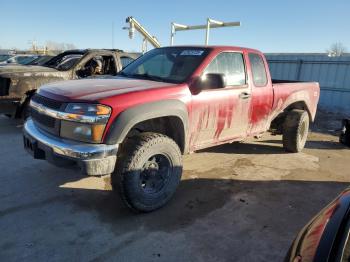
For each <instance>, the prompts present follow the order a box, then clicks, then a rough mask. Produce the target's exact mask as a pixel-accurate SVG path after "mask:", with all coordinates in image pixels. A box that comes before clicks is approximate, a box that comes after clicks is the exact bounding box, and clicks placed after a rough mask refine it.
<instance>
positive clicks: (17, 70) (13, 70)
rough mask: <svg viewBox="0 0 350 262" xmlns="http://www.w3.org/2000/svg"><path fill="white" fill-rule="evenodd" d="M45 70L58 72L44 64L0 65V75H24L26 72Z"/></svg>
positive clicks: (43, 71)
mask: <svg viewBox="0 0 350 262" xmlns="http://www.w3.org/2000/svg"><path fill="white" fill-rule="evenodd" d="M47 72H58V71H57V70H56V69H54V68H50V67H45V66H24V65H8V66H0V75H1V76H3V75H6V76H9V75H11V74H18V75H20V74H22V75H23V76H26V74H28V75H30V74H33V73H47Z"/></svg>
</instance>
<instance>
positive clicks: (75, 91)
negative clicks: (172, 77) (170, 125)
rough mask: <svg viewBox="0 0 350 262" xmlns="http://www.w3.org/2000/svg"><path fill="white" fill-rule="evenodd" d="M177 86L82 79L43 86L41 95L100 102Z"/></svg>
mask: <svg viewBox="0 0 350 262" xmlns="http://www.w3.org/2000/svg"><path fill="white" fill-rule="evenodd" d="M174 85H175V84H169V83H163V82H155V81H149V80H143V79H131V78H122V77H116V78H109V79H82V80H68V81H61V82H55V83H50V84H46V85H44V86H42V87H41V88H40V89H39V91H38V93H39V94H40V95H43V96H46V97H49V98H52V99H56V100H61V101H72V100H75V101H98V100H100V99H104V98H108V97H112V96H116V95H121V94H125V93H130V92H138V91H143V90H149V89H155V88H163V87H171V86H174Z"/></svg>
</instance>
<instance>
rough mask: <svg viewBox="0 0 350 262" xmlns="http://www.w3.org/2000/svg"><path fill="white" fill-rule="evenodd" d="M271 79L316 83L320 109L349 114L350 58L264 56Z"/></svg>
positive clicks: (319, 55)
mask: <svg viewBox="0 0 350 262" xmlns="http://www.w3.org/2000/svg"><path fill="white" fill-rule="evenodd" d="M266 57H267V60H268V62H269V66H270V71H271V75H272V78H274V79H284V80H295V81H317V82H319V83H320V87H321V96H320V103H319V107H320V108H323V109H325V110H328V111H331V112H347V113H349V112H350V55H344V56H341V57H328V56H327V55H326V54H266Z"/></svg>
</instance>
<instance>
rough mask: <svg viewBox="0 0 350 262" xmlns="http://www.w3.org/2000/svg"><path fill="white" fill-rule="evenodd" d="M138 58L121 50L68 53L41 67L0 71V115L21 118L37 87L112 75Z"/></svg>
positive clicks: (25, 112) (73, 51)
mask: <svg viewBox="0 0 350 262" xmlns="http://www.w3.org/2000/svg"><path fill="white" fill-rule="evenodd" d="M138 56H139V54H135V53H125V52H123V51H121V50H107V49H97V50H94V49H86V50H71V51H66V52H64V53H61V54H59V55H57V56H56V57H54V58H52V59H50V60H49V61H48V62H46V63H45V64H43V65H42V66H31V67H23V66H17V67H9V68H6V67H4V68H0V114H6V115H9V116H12V117H15V116H16V117H24V118H25V117H26V116H27V105H28V103H29V99H30V97H31V96H32V95H33V94H34V93H35V90H36V89H37V88H38V87H40V86H41V85H43V84H46V83H49V82H56V81H60V80H68V79H79V78H85V77H95V76H100V75H115V74H117V72H119V71H120V70H122V68H123V65H125V64H126V63H129V62H130V61H132V60H134V59H136V58H137V57H138ZM33 60H34V59H33Z"/></svg>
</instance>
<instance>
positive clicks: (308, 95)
mask: <svg viewBox="0 0 350 262" xmlns="http://www.w3.org/2000/svg"><path fill="white" fill-rule="evenodd" d="M272 87H273V92H274V102H273V107H272V108H273V110H272V111H273V115H275V114H279V112H281V111H282V110H284V109H285V108H286V107H288V106H289V105H291V104H293V103H299V102H298V101H303V103H305V107H306V108H305V109H308V110H309V113H310V116H311V120H312V121H313V120H314V118H315V115H316V108H317V103H318V100H319V97H320V87H319V84H318V83H317V82H302V81H290V80H276V79H272Z"/></svg>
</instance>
